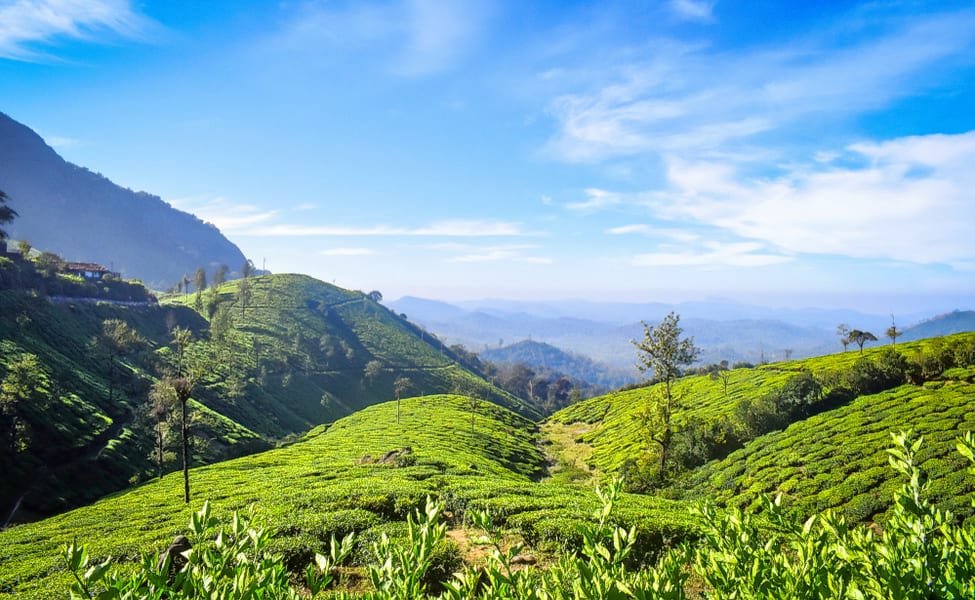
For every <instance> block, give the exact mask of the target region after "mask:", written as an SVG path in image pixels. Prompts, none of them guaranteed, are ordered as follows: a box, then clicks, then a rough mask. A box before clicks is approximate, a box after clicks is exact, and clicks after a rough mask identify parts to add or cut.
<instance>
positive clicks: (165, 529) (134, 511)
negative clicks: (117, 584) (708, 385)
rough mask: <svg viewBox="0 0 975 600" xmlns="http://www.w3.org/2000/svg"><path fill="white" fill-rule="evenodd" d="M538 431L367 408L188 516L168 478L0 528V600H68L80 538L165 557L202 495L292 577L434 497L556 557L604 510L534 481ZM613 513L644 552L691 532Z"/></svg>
mask: <svg viewBox="0 0 975 600" xmlns="http://www.w3.org/2000/svg"><path fill="white" fill-rule="evenodd" d="M535 435H536V426H535V424H534V423H532V422H531V421H528V420H526V419H524V418H523V417H520V416H518V415H516V414H514V413H512V412H510V411H508V410H506V409H503V408H500V407H498V406H495V405H493V404H490V403H481V405H480V406H479V407H478V408H477V411H476V414H475V419H474V431H473V432H472V431H471V421H470V413H469V405H468V403H467V400H466V399H465V398H462V397H458V396H427V397H422V398H411V399H408V400H404V401H403V403H402V417H401V422H400V423H399V424H397V423H396V403H395V402H389V403H385V404H380V405H376V406H371V407H369V408H366V409H364V410H362V411H360V412H357V413H356V414H354V415H352V416H349V417H346V418H344V419H342V420H340V421H337V422H336V423H335V424H333V425H332V426H331V427H328V428H326V427H324V426H323V427H320V428H316V429H315V430H313V431H312V432H310V433H308V434H307V435H306V436H305V437H304V438H303V439H302V440H301V441H299V442H297V443H295V444H293V445H291V446H288V447H285V448H280V449H277V450H272V451H268V452H264V453H261V454H258V455H253V456H248V457H243V458H239V459H235V460H232V461H226V462H222V463H219V464H216V465H211V466H206V467H200V468H197V469H194V470H193V471H192V473H191V479H192V485H193V489H194V490H195V491H194V493H193V498H194V499H193V502H192V503H191V505H190V506H185V505H183V503H182V501H181V480H180V477H179V476H178V474H171V475H168V476H166V477H164V478H163V479H162V480H161V481H153V482H151V483H147V484H144V485H142V486H140V487H138V488H136V489H133V490H130V491H128V492H125V493H122V494H118V495H116V496H114V497H111V498H106V499H103V500H101V501H99V502H97V503H95V504H93V505H91V506H88V507H84V508H80V509H76V510H74V511H71V512H69V513H65V514H63V515H59V516H57V517H52V518H50V519H47V520H45V521H42V522H38V523H31V524H26V525H20V526H16V527H14V528H12V529H9V530H7V531H4V532H0V574H2V579H3V580H2V582H0V597H17V598H49V597H51V596H52V595H62V594H64V593H65V590H66V587H67V585H68V583H69V580H70V575H69V574H68V573H67V572H65V570H64V567H63V565H62V564H59V560H60V559H59V552H60V549H61V547H62V546H63V545H65V544H67V543H69V542H71V541H72V540H74V539H77V540H79V541H82V542H84V543H86V544H88V545H89V547H90V548H91V551H92V552H93V553H94V555H95V556H96V557H104V556H107V555H111V556H114V557H119V559H120V560H126V561H131V560H134V559H136V558H137V556H138V553H139V551H141V550H143V549H146V548H153V549H162V548H164V547H165V546H166V545H168V543H169V542H170V541H171V540H172V538H173V536H174V535H176V534H177V533H180V532H182V531H184V530H185V527H186V523H187V521H188V519H189V515H190V514H191V512H192V511H194V510H197V509H198V508H199V507H200V505H201V504H202V503H203V500H204V499H209V500H210V501H211V503H212V505H213V507H214V509H215V510H216V511H217V512H218V513H223V514H227V513H229V511H231V510H236V509H242V510H245V509H248V508H253V509H254V510H255V511H256V512H257V514H258V516H259V517H260V518H261V519H262V520H263V521H265V522H266V523H267V524H268V525H270V526H272V527H274V528H275V529H277V530H279V532H280V533H279V535H278V537H276V538H275V539H274V542H273V546H274V547H275V548H276V549H277V550H278V551H281V552H283V553H284V554H285V556H286V558H287V560H288V564H290V565H292V566H294V567H298V566H302V567H303V566H304V565H305V564H307V562H308V561H309V560H310V559H311V558H312V556H313V553H314V552H315V551H319V552H321V551H324V550H325V547H326V545H327V540H328V539H329V537H330V536H331V534H333V533H334V534H337V535H343V534H344V533H346V532H349V531H353V530H354V531H357V532H359V540H360V541H359V547H358V549H357V551H356V556H357V559H356V562H357V563H358V564H363V563H365V562H368V561H369V560H370V556H369V552H370V550H369V548H370V547H371V542H372V541H375V540H377V539H378V537H379V535H380V534H381V533H383V532H386V533H388V534H390V535H393V536H400V535H402V533H403V521H404V519H405V518H406V515H407V514H409V513H410V512H411V511H412V510H414V509H416V508H418V507H420V506H421V505H422V504H423V502H424V500H425V498H426V496H427V495H431V496H434V497H440V498H442V499H444V500H445V501H446V502H447V508H448V510H449V511H450V512H451V515H452V517H451V519H452V525H451V527H454V528H457V527H460V524H461V523H462V522H463V515H464V511H465V510H467V509H469V508H473V507H477V508H488V509H490V510H491V511H492V512H493V513H494V514H495V515H496V518H497V519H498V520H499V521H500V522H501V523H503V524H506V525H507V526H508V527H512V528H514V529H516V530H517V531H519V532H520V533H521V535H522V536H523V537H524V539H525V540H526V541H528V542H529V543H531V544H534V546H535V547H536V549H538V550H539V551H541V552H545V551H546V550H547V551H558V549H559V548H561V547H562V545H563V544H566V543H574V540H576V536H577V535H578V534H577V532H576V528H575V527H576V524H578V523H580V522H582V521H589V520H591V519H592V514H591V513H592V511H593V510H594V509H595V508H596V507H597V506H598V505H599V502H598V499H597V498H596V496H595V495H594V494H593V493H592V492H591V491H589V490H585V489H582V488H578V487H572V486H562V485H554V484H546V483H535V482H534V480H535V479H537V478H539V477H540V476H542V475H543V469H544V465H545V461H544V457H543V456H542V454H541V453H540V452H539V450H538V449H537V447H536V446H535V439H534V438H535ZM615 514H616V518H617V519H618V520H619V522H620V523H622V524H632V525H635V526H637V527H638V531H639V536H640V537H639V540H640V544H641V547H642V551H644V552H649V551H653V550H654V549H656V548H658V547H659V545H660V544H661V542H662V541H663V540H678V539H680V538H681V537H682V536H684V535H686V534H687V533H688V532H689V531H690V528H691V527H692V524H691V521H690V517H689V516H687V512H686V510H685V509H684V508H683V506H682V505H680V504H679V503H675V502H672V501H668V500H662V499H657V498H651V497H645V496H635V495H625V496H624V499H623V502H622V503H621V505H620V506H619V507H618V510H617V512H616V513H615ZM459 556H460V555H459V552H458V550H457V548H456V547H455V546H453V545H450V544H448V546H447V547H446V548H444V549H443V552H441V553H439V554H438V561H441V564H442V565H443V566H444V567H445V568H449V567H450V566H451V565H454V566H455V565H456V564H457V563H456V562H455V561H456V560H457V559H458V558H459ZM448 572H449V571H448Z"/></svg>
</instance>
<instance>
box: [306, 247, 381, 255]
mask: <svg viewBox="0 0 975 600" xmlns="http://www.w3.org/2000/svg"><path fill="white" fill-rule="evenodd" d="M319 254H321V255H322V256H372V255H374V254H376V251H375V250H373V249H372V248H328V249H327V250H322V251H321V252H319Z"/></svg>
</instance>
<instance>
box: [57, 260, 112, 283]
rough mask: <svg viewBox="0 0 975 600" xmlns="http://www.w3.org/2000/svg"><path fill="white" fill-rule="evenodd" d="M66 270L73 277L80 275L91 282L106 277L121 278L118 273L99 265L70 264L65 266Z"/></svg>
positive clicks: (86, 263) (85, 263)
mask: <svg viewBox="0 0 975 600" xmlns="http://www.w3.org/2000/svg"><path fill="white" fill-rule="evenodd" d="M64 270H65V271H67V272H68V273H71V274H72V275H79V276H81V277H83V278H84V279H88V280H90V281H93V280H97V279H103V278H105V277H106V276H113V277H118V276H119V274H118V273H114V272H112V271H110V270H108V269H106V268H105V267H103V266H101V265H100V264H98V263H88V262H69V263H67V264H65V265H64Z"/></svg>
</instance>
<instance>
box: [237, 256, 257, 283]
mask: <svg viewBox="0 0 975 600" xmlns="http://www.w3.org/2000/svg"><path fill="white" fill-rule="evenodd" d="M240 275H241V277H243V278H244V279H247V278H249V277H253V276H254V261H252V260H251V259H249V258H248V259H245V260H244V264H243V265H241V267H240Z"/></svg>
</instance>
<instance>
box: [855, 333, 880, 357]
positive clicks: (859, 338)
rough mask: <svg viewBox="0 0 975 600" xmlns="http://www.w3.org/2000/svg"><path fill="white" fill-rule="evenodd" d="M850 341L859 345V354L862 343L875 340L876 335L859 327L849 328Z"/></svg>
mask: <svg viewBox="0 0 975 600" xmlns="http://www.w3.org/2000/svg"><path fill="white" fill-rule="evenodd" d="M849 337H850V341H851V342H853V343H854V344H856V345H857V346H860V354H863V345H864V344H866V343H867V342H876V341H877V336H875V335H874V334H872V333H870V332H869V331H860V330H859V329H851V330H850V336H849Z"/></svg>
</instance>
